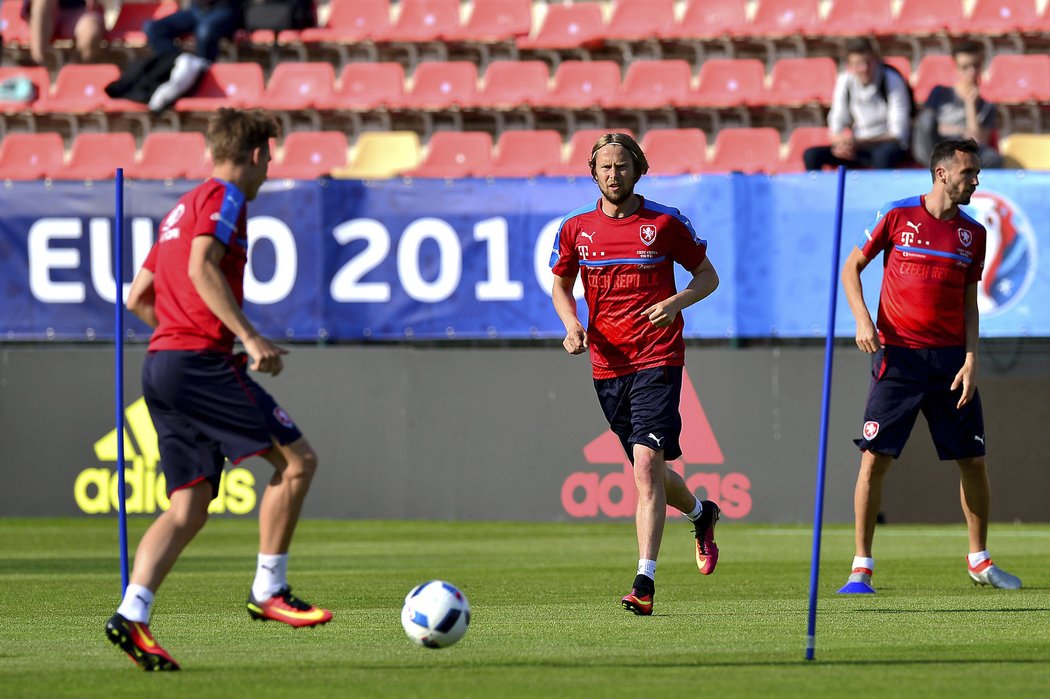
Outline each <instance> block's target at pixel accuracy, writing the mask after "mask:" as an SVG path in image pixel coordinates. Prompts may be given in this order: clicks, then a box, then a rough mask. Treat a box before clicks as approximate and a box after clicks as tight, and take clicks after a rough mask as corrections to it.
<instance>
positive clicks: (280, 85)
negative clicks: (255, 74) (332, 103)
mask: <svg viewBox="0 0 1050 699" xmlns="http://www.w3.org/2000/svg"><path fill="white" fill-rule="evenodd" d="M334 86H335V69H334V68H332V64H331V63H293V62H290V61H289V62H285V63H278V64H277V67H276V68H274V71H273V73H272V74H271V75H270V81H269V82H268V83H267V84H266V90H265V91H264V92H263V94H262V97H261V98H260V99H259V103H258V106H259V107H261V108H263V109H272V110H275V111H297V110H302V109H309V108H311V107H314V106H315V105H316V104H318V103H319V102H320V103H326V102H327V101H328V100H329V99H331V96H332V90H333V89H334Z"/></svg>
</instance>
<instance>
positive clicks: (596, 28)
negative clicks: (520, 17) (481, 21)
mask: <svg viewBox="0 0 1050 699" xmlns="http://www.w3.org/2000/svg"><path fill="white" fill-rule="evenodd" d="M604 35H605V23H604V21H603V20H602V8H601V3H597V2H581V3H578V4H574V5H548V6H547V14H546V16H545V17H544V18H543V23H542V24H541V25H540V28H539V29H538V30H537V31H536V34H535V35H534V36H526V37H521V38H519V39H518V40H517V44H518V48H520V49H579V48H582V49H585V50H586V49H592V48H597V47H598V46H601V44H602V37H603V36H604Z"/></svg>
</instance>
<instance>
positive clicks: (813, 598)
mask: <svg viewBox="0 0 1050 699" xmlns="http://www.w3.org/2000/svg"><path fill="white" fill-rule="evenodd" d="M838 174H839V177H838V195H837V197H836V199H835V238H834V240H833V241H832V243H831V285H830V289H831V291H830V294H829V301H828V334H827V338H826V339H825V341H824V394H823V397H822V400H821V406H820V447H819V449H820V451H819V456H818V457H817V493H816V497H815V499H814V503H813V558H812V563H811V567H810V571H809V627H808V629H807V630H806V660H813V652H814V650H815V649H816V635H817V580H818V578H819V573H820V534H821V531H822V530H823V528H824V472H825V471H826V470H827V465H828V416H829V413H830V410H831V368H832V364H833V360H834V358H835V307H836V305H837V301H838V291H839V254H840V252H841V249H842V200H843V197H844V195H845V192H846V168H845V167H842V166H841V165H840V166H839V173H838Z"/></svg>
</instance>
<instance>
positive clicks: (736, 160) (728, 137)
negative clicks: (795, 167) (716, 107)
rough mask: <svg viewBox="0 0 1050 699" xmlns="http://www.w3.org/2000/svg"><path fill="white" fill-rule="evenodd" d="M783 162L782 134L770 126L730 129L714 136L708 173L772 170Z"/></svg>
mask: <svg viewBox="0 0 1050 699" xmlns="http://www.w3.org/2000/svg"><path fill="white" fill-rule="evenodd" d="M779 161H780V134H779V133H778V132H777V130H776V129H773V128H770V127H765V126H764V127H759V128H753V129H749V128H727V129H722V130H721V131H719V132H718V135H717V136H716V137H715V147H714V153H713V154H712V156H711V159H710V160H709V161H707V165H706V166H705V168H704V171H705V172H744V173H756V172H772V171H773V170H775V169H776V167H777V163H778V162H779Z"/></svg>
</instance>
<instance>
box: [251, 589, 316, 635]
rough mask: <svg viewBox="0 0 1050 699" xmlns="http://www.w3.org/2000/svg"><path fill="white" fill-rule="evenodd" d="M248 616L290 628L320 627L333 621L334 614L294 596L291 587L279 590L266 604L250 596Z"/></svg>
mask: <svg viewBox="0 0 1050 699" xmlns="http://www.w3.org/2000/svg"><path fill="white" fill-rule="evenodd" d="M248 614H249V615H250V616H251V617H252V619H258V620H260V621H281V622H284V623H285V624H288V625H289V626H294V627H296V628H299V627H301V626H318V625H320V624H327V623H328V622H329V621H331V620H332V613H331V612H330V611H328V610H327V609H321V608H320V607H315V606H313V605H312V604H309V603H308V602H304V601H302V600H301V599H299V598H298V597H296V596H295V595H293V594H292V589H291V588H289V587H286V588H284V589H283V590H279V591H278V592H277V594H276V595H274V596H273V597H271V598H270V599H268V600H266V601H265V602H259V601H256V599H255V597H253V596H252V595H251V594H249V595H248Z"/></svg>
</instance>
